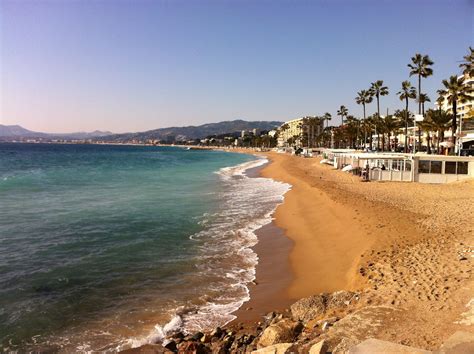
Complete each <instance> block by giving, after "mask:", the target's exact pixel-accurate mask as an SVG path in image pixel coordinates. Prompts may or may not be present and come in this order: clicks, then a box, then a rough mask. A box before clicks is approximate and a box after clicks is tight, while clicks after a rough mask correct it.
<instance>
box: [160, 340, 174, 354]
mask: <svg viewBox="0 0 474 354" xmlns="http://www.w3.org/2000/svg"><path fill="white" fill-rule="evenodd" d="M163 346H164V347H165V348H166V349H169V350H171V351H172V352H174V351H176V342H175V341H174V340H168V341H166V342H165V341H163Z"/></svg>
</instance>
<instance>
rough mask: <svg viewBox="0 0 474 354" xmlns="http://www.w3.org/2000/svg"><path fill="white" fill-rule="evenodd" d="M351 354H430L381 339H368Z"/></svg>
mask: <svg viewBox="0 0 474 354" xmlns="http://www.w3.org/2000/svg"><path fill="white" fill-rule="evenodd" d="M348 353H349V354H379V353H397V354H404V353H406V354H430V353H432V352H430V351H428V350H423V349H418V348H413V347H408V346H406V345H401V344H397V343H392V342H387V341H384V340H379V339H373V338H371V339H367V340H365V341H363V342H362V343H359V344H357V345H356V346H355V347H352V348H350V349H349V352H348Z"/></svg>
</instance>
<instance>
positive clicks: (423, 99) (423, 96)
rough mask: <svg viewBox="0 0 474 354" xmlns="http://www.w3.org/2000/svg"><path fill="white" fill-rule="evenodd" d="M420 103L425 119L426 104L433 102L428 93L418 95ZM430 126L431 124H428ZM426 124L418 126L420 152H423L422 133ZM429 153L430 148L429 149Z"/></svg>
mask: <svg viewBox="0 0 474 354" xmlns="http://www.w3.org/2000/svg"><path fill="white" fill-rule="evenodd" d="M417 101H418V102H419V103H421V114H422V115H423V117H424V116H425V102H431V100H430V98H429V96H428V95H427V94H426V93H420V94H419V95H418V100H417ZM428 126H429V124H428ZM423 127H424V124H420V125H418V150H419V151H420V150H421V132H422V130H423ZM428 138H429V132H428ZM428 151H429V147H428Z"/></svg>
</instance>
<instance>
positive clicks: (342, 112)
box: [337, 106, 349, 125]
mask: <svg viewBox="0 0 474 354" xmlns="http://www.w3.org/2000/svg"><path fill="white" fill-rule="evenodd" d="M348 113H349V111H348V110H347V108H346V107H345V106H341V107H339V110H338V111H337V115H338V116H341V125H344V117H347V114H348Z"/></svg>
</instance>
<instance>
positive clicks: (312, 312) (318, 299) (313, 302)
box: [290, 291, 360, 322]
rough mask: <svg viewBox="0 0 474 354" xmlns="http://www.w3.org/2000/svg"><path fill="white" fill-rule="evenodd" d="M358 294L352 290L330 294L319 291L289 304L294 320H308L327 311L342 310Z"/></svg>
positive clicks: (356, 299) (351, 302) (355, 298)
mask: <svg viewBox="0 0 474 354" xmlns="http://www.w3.org/2000/svg"><path fill="white" fill-rule="evenodd" d="M359 297H360V295H359V294H358V293H355V292H352V291H337V292H335V293H332V294H326V293H321V294H318V295H313V296H310V297H307V298H303V299H300V300H298V301H297V302H295V303H294V304H293V305H291V307H290V309H291V315H292V317H293V319H294V320H299V321H303V322H309V321H312V320H315V319H318V318H320V317H321V316H323V315H324V314H326V313H327V312H328V311H334V310H338V311H340V310H343V309H344V308H346V307H348V306H350V305H351V304H353V303H355V302H357V301H358V300H359Z"/></svg>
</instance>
